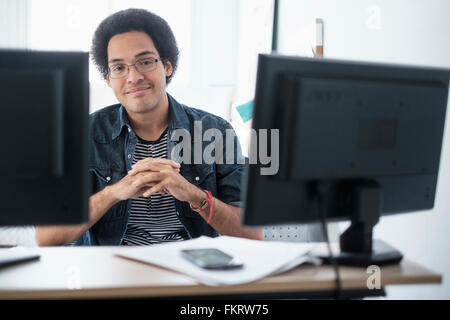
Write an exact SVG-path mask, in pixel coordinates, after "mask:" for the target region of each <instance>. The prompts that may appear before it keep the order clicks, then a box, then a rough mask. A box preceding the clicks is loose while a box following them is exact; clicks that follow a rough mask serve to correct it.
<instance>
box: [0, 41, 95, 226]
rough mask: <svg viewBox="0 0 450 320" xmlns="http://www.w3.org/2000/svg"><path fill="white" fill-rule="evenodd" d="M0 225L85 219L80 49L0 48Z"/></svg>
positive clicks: (85, 111)
mask: <svg viewBox="0 0 450 320" xmlns="http://www.w3.org/2000/svg"><path fill="white" fill-rule="evenodd" d="M0 75H1V77H0V110H1V115H2V117H1V118H2V124H1V125H0V136H1V139H2V146H1V148H2V157H1V158H0V176H1V177H2V178H1V179H0V225H24V224H33V225H45V224H72V223H81V222H85V221H87V217H88V200H87V199H88V194H89V192H88V184H87V182H88V181H87V173H88V170H87V161H88V158H87V136H88V130H89V129H88V115H89V78H88V76H89V74H88V54H87V53H82V52H36V51H16V50H2V51H0Z"/></svg>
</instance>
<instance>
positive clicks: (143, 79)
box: [106, 31, 172, 113]
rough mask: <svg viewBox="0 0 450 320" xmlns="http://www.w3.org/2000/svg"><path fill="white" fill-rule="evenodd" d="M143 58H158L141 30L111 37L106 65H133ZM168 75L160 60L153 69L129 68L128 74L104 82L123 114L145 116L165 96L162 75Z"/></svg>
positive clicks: (167, 68)
mask: <svg viewBox="0 0 450 320" xmlns="http://www.w3.org/2000/svg"><path fill="white" fill-rule="evenodd" d="M147 58H158V59H160V56H159V52H158V51H157V50H156V48H155V45H154V44H153V40H152V39H151V38H150V37H149V36H148V35H147V34H146V33H145V32H141V31H130V32H126V33H121V34H117V35H115V36H113V37H112V38H111V39H110V40H109V43H108V65H109V67H110V68H111V67H114V66H117V65H118V64H127V65H134V64H135V63H136V62H137V61H143V60H145V59H147ZM171 74H172V65H171V63H170V62H169V61H166V63H165V65H164V64H163V62H162V61H161V60H159V61H158V62H156V67H155V69H154V70H152V71H150V72H146V73H140V72H139V71H137V70H136V68H135V67H134V66H129V72H128V74H127V75H126V76H125V77H123V78H120V79H112V78H111V76H110V75H108V77H107V79H106V81H107V83H108V85H109V86H110V87H111V88H112V89H113V91H114V94H115V95H116V97H117V99H118V100H119V102H120V103H121V104H122V105H123V106H124V107H125V109H126V110H127V112H129V113H130V112H131V113H146V112H149V111H152V110H154V109H155V108H157V107H158V106H160V103H161V101H162V100H163V99H165V96H166V76H170V75H171Z"/></svg>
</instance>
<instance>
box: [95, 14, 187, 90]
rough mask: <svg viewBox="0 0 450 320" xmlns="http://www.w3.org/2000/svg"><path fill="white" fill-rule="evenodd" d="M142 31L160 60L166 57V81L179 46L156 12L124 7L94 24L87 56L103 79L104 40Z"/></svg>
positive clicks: (174, 66) (166, 24)
mask: <svg viewBox="0 0 450 320" xmlns="http://www.w3.org/2000/svg"><path fill="white" fill-rule="evenodd" d="M129 31H143V32H145V33H147V34H148V35H149V37H150V38H151V39H152V40H153V43H154V44H155V47H156V50H158V52H159V55H160V58H161V59H162V61H163V63H166V61H167V60H168V61H170V63H171V64H172V68H173V71H172V74H171V75H170V76H169V77H166V84H169V82H170V80H171V79H172V77H173V75H174V73H175V70H176V69H177V65H178V55H179V50H178V46H177V42H176V40H175V36H174V35H173V32H172V30H171V29H170V27H169V24H168V23H167V22H166V21H165V20H164V19H163V18H161V17H160V16H158V15H156V14H154V13H152V12H150V11H147V10H144V9H127V10H122V11H119V12H116V13H114V14H112V15H110V16H108V17H107V18H106V19H105V20H103V21H102V22H101V23H100V25H99V26H98V27H97V30H96V31H95V33H94V37H93V39H92V46H91V58H92V61H93V62H94V64H95V65H96V66H97V68H98V70H99V71H100V73H101V74H102V75H103V77H104V78H105V79H106V78H107V75H108V50H107V49H108V43H109V40H110V39H111V38H112V37H113V36H115V35H116V34H121V33H125V32H129Z"/></svg>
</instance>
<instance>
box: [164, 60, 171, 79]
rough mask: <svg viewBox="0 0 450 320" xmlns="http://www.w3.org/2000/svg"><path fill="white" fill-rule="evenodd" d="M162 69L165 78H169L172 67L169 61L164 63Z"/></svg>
mask: <svg viewBox="0 0 450 320" xmlns="http://www.w3.org/2000/svg"><path fill="white" fill-rule="evenodd" d="M164 69H165V70H166V77H170V76H171V75H172V72H173V67H172V63H171V62H170V60H165V61H164Z"/></svg>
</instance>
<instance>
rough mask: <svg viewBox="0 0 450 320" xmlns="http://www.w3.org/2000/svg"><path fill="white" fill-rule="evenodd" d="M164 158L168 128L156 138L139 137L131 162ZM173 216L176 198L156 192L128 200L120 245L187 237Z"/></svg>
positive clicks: (176, 218) (152, 242)
mask: <svg viewBox="0 0 450 320" xmlns="http://www.w3.org/2000/svg"><path fill="white" fill-rule="evenodd" d="M148 157H152V158H166V159H167V129H166V131H164V133H163V134H162V135H161V137H159V138H158V140H156V141H145V140H142V139H139V140H138V142H137V144H136V149H135V151H134V155H133V164H134V163H136V162H138V161H139V160H141V159H144V158H148ZM188 238H189V237H188V235H187V233H186V230H185V229H184V226H183V225H182V224H181V222H180V220H179V219H178V217H177V215H176V210H175V199H174V198H173V196H171V195H169V194H168V195H162V194H160V193H159V192H157V193H154V194H152V195H151V196H150V197H148V198H145V197H139V198H134V199H132V200H131V208H130V217H129V219H128V224H127V230H126V232H125V235H124V238H123V240H122V245H149V244H156V243H162V242H171V241H180V240H185V239H188Z"/></svg>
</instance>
